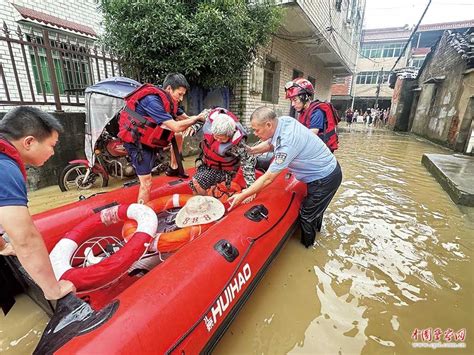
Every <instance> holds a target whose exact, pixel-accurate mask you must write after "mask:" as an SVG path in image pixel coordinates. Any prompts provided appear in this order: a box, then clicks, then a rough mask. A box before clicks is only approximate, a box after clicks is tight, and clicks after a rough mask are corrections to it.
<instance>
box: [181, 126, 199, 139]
mask: <svg viewBox="0 0 474 355" xmlns="http://www.w3.org/2000/svg"><path fill="white" fill-rule="evenodd" d="M195 134H196V130H195V129H194V128H193V127H192V126H189V127H188V128H186V130H185V131H184V132H183V138H184V137H191V136H194V135H195Z"/></svg>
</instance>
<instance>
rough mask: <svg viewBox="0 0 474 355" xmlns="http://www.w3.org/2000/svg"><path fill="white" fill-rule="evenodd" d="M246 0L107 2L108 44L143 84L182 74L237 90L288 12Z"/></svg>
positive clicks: (104, 38)
mask: <svg viewBox="0 0 474 355" xmlns="http://www.w3.org/2000/svg"><path fill="white" fill-rule="evenodd" d="M249 2H251V1H245V0H233V1H231V0H214V1H209V0H207V1H205V0H188V1H176V0H154V1H153V0H102V1H101V8H102V11H103V15H104V27H105V32H104V34H103V36H102V38H101V40H102V42H103V43H104V44H105V45H106V46H107V47H109V48H110V49H111V50H112V51H113V52H114V53H115V54H116V55H117V56H118V57H119V58H120V59H121V60H122V61H123V63H124V68H125V71H126V72H127V73H129V74H131V75H132V76H135V77H138V78H139V79H140V80H141V81H148V82H161V81H162V80H163V78H164V77H165V76H166V74H167V73H169V72H181V73H183V74H184V75H185V76H186V78H187V79H188V80H189V81H190V82H191V83H193V84H197V85H201V86H203V87H219V86H232V85H234V84H235V83H236V82H237V81H238V80H239V79H240V75H241V74H242V73H243V71H244V70H245V69H246V68H247V67H248V65H249V63H250V62H251V61H252V60H253V59H254V56H255V53H256V51H257V49H258V47H259V46H262V45H265V44H266V43H268V41H269V39H270V38H271V34H272V32H273V31H275V30H276V29H277V27H278V25H279V23H280V20H281V16H282V10H281V8H280V7H277V6H274V5H272V4H271V3H269V2H267V1H266V2H264V3H262V1H259V4H250V3H249Z"/></svg>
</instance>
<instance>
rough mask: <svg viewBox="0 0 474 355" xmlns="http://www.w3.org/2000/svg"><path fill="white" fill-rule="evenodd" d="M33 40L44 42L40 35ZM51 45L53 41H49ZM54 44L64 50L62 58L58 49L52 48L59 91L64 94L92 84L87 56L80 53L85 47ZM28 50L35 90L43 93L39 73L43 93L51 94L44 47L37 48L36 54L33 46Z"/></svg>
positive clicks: (29, 37) (83, 51) (83, 52)
mask: <svg viewBox="0 0 474 355" xmlns="http://www.w3.org/2000/svg"><path fill="white" fill-rule="evenodd" d="M27 39H28V41H31V40H32V38H31V36H30V35H28V36H27ZM35 41H36V43H38V44H43V43H44V41H43V38H42V37H36V38H35ZM51 46H52V47H53V46H54V43H53V41H51ZM56 46H58V47H59V48H61V49H62V50H64V51H61V53H62V59H61V54H60V53H59V51H57V50H54V49H53V50H52V54H53V64H54V71H55V74H56V80H57V82H58V88H59V93H60V94H65V93H66V92H74V91H75V90H77V89H79V92H81V91H82V90H83V89H84V88H85V87H87V86H90V85H91V84H92V83H91V80H90V64H89V61H88V59H87V57H86V56H84V55H81V54H85V48H84V47H80V46H79V47H78V46H76V45H73V44H65V43H56ZM29 51H30V59H31V67H32V70H33V76H34V81H35V86H36V92H37V93H38V94H43V88H42V86H41V81H40V73H41V76H42V78H43V83H44V89H45V93H46V94H52V93H53V89H52V84H51V76H50V73H49V70H48V63H47V59H46V51H45V49H44V48H38V49H37V53H36V54H35V52H34V50H33V47H30V48H29Z"/></svg>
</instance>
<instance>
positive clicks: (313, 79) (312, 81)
mask: <svg viewBox="0 0 474 355" xmlns="http://www.w3.org/2000/svg"><path fill="white" fill-rule="evenodd" d="M308 81H309V82H310V83H311V84H313V88H316V78H313V77H312V76H308Z"/></svg>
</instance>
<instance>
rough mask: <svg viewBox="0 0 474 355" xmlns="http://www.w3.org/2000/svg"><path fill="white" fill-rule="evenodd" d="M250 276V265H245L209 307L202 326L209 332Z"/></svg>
mask: <svg viewBox="0 0 474 355" xmlns="http://www.w3.org/2000/svg"><path fill="white" fill-rule="evenodd" d="M251 276H252V270H250V265H249V264H245V265H244V267H243V268H242V270H241V271H239V273H238V274H237V275H236V276H235V277H234V279H233V280H232V281H231V282H230V283H229V284H228V285H227V287H226V288H225V290H224V292H223V293H222V294H221V295H220V296H219V298H218V299H217V301H216V303H214V305H213V306H212V307H211V311H210V312H209V313H208V314H207V315H206V316H205V317H204V324H205V325H206V328H207V330H208V331H209V332H210V331H211V329H212V328H213V327H214V325H215V324H216V323H217V320H218V319H219V318H220V317H221V316H222V314H223V313H224V312H225V311H226V310H227V308H229V305H230V304H231V303H232V302H233V301H234V299H235V298H236V297H237V295H238V293H239V292H240V291H241V290H242V287H243V286H244V285H245V284H246V283H247V281H248V280H249V279H250V277H251Z"/></svg>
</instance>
